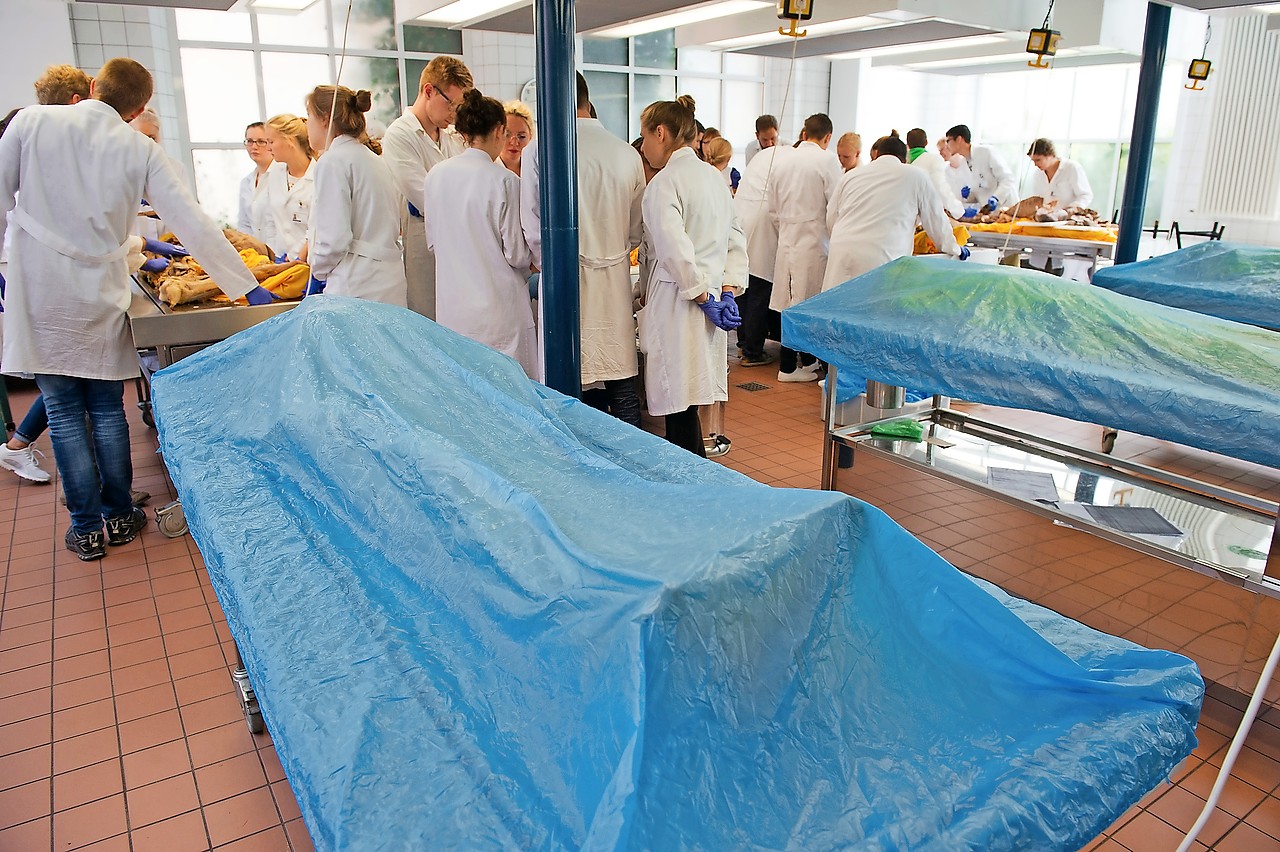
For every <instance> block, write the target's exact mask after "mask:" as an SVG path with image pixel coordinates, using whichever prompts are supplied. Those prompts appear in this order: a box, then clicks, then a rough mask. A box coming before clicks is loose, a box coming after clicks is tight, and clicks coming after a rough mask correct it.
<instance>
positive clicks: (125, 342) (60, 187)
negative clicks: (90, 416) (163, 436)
mask: <svg viewBox="0 0 1280 852" xmlns="http://www.w3.org/2000/svg"><path fill="white" fill-rule="evenodd" d="M19 191H21V198H15V196H16V195H17V194H18V192H19ZM144 197H145V198H146V199H147V200H148V201H149V202H151V204H152V206H153V207H155V209H156V211H157V212H158V213H160V215H161V216H163V217H164V220H165V222H166V223H167V224H168V226H169V227H170V228H172V229H173V231H174V232H175V233H176V234H177V235H178V236H179V237H180V238H181V239H182V241H183V244H184V245H186V247H187V248H188V249H189V250H190V251H191V253H192V254H193V255H194V256H195V257H197V258H198V259H199V261H200V263H201V265H202V266H204V268H205V270H206V271H207V272H208V273H209V275H210V277H211V278H213V280H214V281H216V282H218V284H219V286H220V287H221V288H222V289H223V291H224V292H225V293H226V294H227V295H228V296H231V297H233V298H238V297H240V296H243V295H244V294H246V293H248V292H249V291H250V290H252V289H253V288H254V287H256V286H257V282H256V281H254V279H253V275H251V274H250V273H249V270H248V268H247V267H246V266H245V265H244V263H243V262H242V261H241V260H240V256H239V254H238V253H237V252H236V250H235V249H234V248H232V247H231V244H230V243H229V242H227V240H226V237H224V236H223V235H222V231H221V230H220V229H219V228H218V227H217V226H216V225H214V223H213V222H212V221H211V220H210V219H209V218H208V217H207V216H205V215H204V213H202V212H201V211H200V208H199V206H198V205H197V204H196V202H195V200H194V199H192V197H191V196H190V194H189V193H188V192H187V189H186V186H185V184H184V181H183V179H182V177H181V176H180V175H179V174H178V173H177V171H175V170H174V168H173V165H172V163H171V162H170V160H169V158H168V157H167V156H165V153H164V151H162V150H161V149H160V147H159V146H157V145H156V144H155V143H153V142H152V141H151V140H150V139H148V138H146V137H145V136H143V135H142V134H140V133H138V132H137V131H136V130H134V129H133V128H131V127H129V125H127V124H125V123H124V121H122V120H121V118H120V114H119V113H117V112H116V111H115V110H114V109H112V108H111V107H109V106H107V105H106V104H104V103H102V102H101V101H97V100H88V101H82V102H80V103H78V104H76V105H74V106H35V107H27V108H26V109H24V110H22V112H20V113H18V115H17V117H15V118H14V120H13V122H12V123H11V124H10V125H9V128H8V130H7V132H6V133H5V135H4V137H3V138H2V139H0V213H4V212H7V211H10V209H11V208H12V212H10V213H9V217H8V228H9V229H12V230H13V231H14V234H13V247H12V253H11V254H10V257H9V267H8V287H7V299H6V300H5V325H6V334H5V339H4V354H3V363H4V371H5V372H6V373H10V374H20V373H34V374H38V373H49V374H54V375H61V376H76V377H79V378H85V379H103V380H110V381H119V380H123V379H130V378H133V377H135V376H137V375H138V358H137V352H136V350H135V349H134V345H133V339H132V336H131V335H130V333H129V326H128V322H127V319H126V316H125V312H126V310H127V309H128V307H129V301H130V296H129V269H128V266H127V264H126V260H125V257H126V255H127V254H128V252H129V247H130V245H131V243H132V240H131V239H130V237H129V231H130V228H131V227H132V226H133V220H134V219H136V218H137V212H138V199H140V198H144ZM15 200H16V201H17V202H18V203H17V206H16V207H15V206H14V204H15ZM3 238H4V234H0V241H3Z"/></svg>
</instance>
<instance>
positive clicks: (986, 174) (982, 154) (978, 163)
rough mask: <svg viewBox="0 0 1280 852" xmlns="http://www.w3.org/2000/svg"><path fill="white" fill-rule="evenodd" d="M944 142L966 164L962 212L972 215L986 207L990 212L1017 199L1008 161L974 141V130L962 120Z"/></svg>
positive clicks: (948, 132) (967, 215) (1016, 185)
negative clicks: (970, 130) (968, 173)
mask: <svg viewBox="0 0 1280 852" xmlns="http://www.w3.org/2000/svg"><path fill="white" fill-rule="evenodd" d="M947 145H949V146H950V147H951V151H952V153H955V154H960V155H961V156H962V157H964V158H965V161H966V162H967V163H968V165H969V172H970V176H969V183H967V184H965V185H964V186H962V187H960V198H961V200H963V201H964V203H965V209H964V216H965V218H966V219H969V218H972V217H974V216H976V215H978V213H979V212H980V211H981V210H982V208H984V207H986V208H988V209H989V210H990V211H991V212H992V213H995V212H996V211H998V210H1000V209H1002V208H1004V207H1008V206H1010V205H1011V204H1016V203H1017V202H1018V182H1017V180H1016V179H1015V178H1014V176H1013V171H1012V170H1011V169H1010V168H1009V164H1008V163H1006V162H1005V161H1004V157H1002V156H1000V153H999V152H998V151H996V149H994V148H992V147H990V146H989V145H974V144H973V134H971V133H970V132H969V128H968V127H967V126H965V125H963V124H957V125H956V126H955V127H953V128H951V129H950V130H948V131H947Z"/></svg>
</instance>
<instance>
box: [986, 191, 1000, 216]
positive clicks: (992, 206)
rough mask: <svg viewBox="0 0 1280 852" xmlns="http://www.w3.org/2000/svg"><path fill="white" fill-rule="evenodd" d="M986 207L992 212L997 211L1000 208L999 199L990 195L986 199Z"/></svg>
mask: <svg viewBox="0 0 1280 852" xmlns="http://www.w3.org/2000/svg"><path fill="white" fill-rule="evenodd" d="M987 208H988V209H989V210H990V211H991V212H992V213H996V212H998V211H999V210H1000V199H999V198H996V197H995V196H994V195H993V196H991V197H990V198H988V199H987Z"/></svg>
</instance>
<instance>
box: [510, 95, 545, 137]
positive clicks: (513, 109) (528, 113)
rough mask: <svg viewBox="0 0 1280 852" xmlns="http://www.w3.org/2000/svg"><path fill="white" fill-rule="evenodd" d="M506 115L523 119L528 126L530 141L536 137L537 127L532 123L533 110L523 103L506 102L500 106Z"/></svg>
mask: <svg viewBox="0 0 1280 852" xmlns="http://www.w3.org/2000/svg"><path fill="white" fill-rule="evenodd" d="M502 108H503V109H504V110H506V113H507V115H516V116H519V117H520V118H523V119H524V120H525V122H526V123H527V124H528V125H529V138H530V139H532V138H534V137H535V136H537V135H538V126H537V125H536V124H534V121H533V110H531V109H529V105H528V104H527V103H525V102H524V101H507V102H506V103H505V104H503V105H502Z"/></svg>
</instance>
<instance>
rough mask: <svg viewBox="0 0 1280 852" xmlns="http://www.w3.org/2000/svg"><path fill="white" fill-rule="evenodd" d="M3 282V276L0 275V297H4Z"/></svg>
mask: <svg viewBox="0 0 1280 852" xmlns="http://www.w3.org/2000/svg"><path fill="white" fill-rule="evenodd" d="M4 288H5V281H4V276H3V275H0V296H4Z"/></svg>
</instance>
